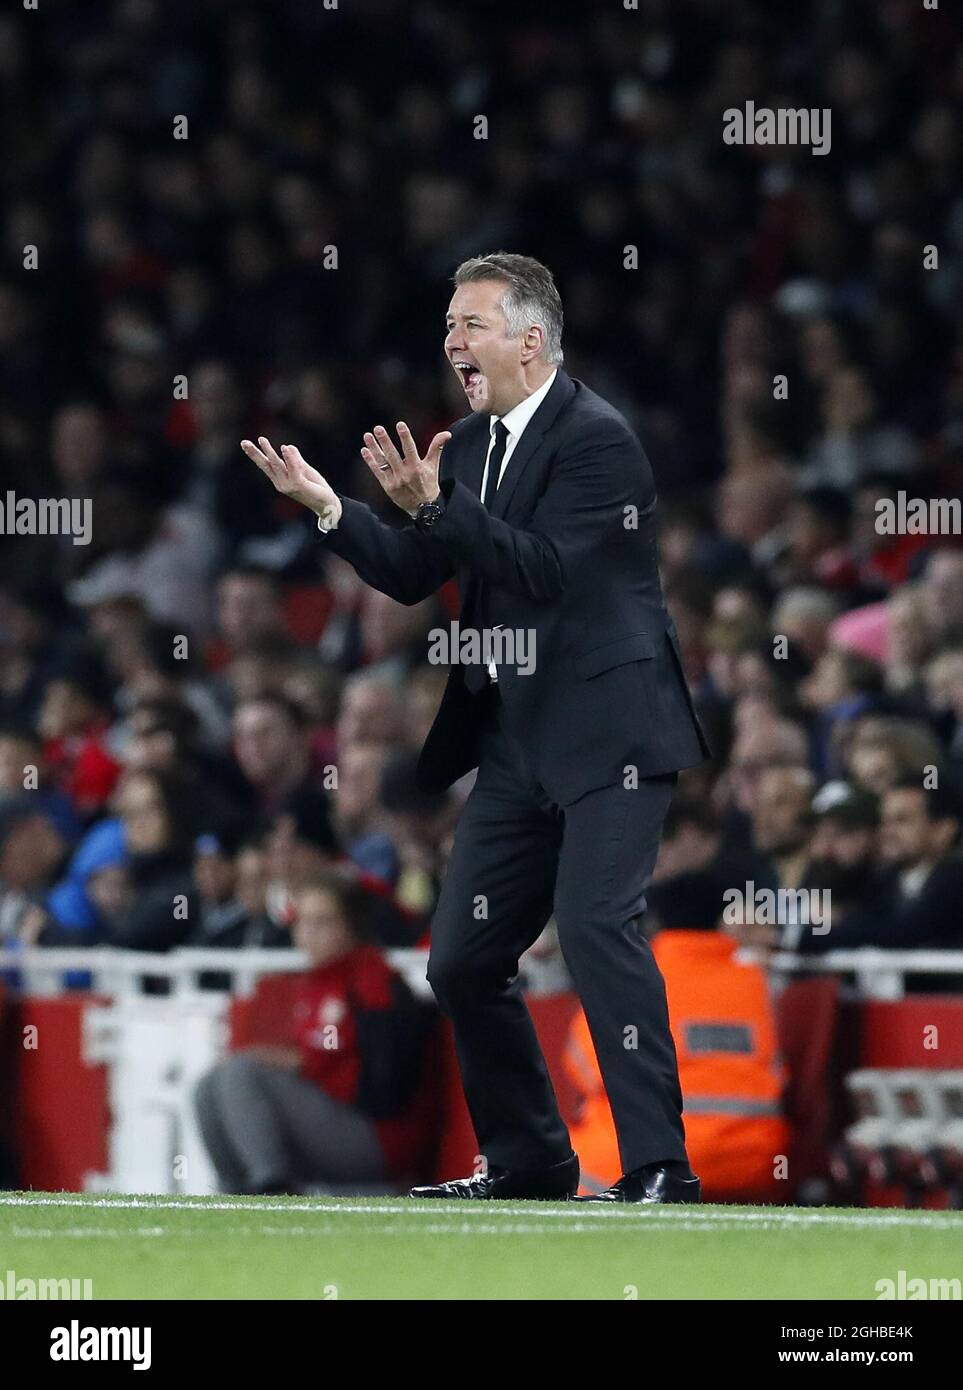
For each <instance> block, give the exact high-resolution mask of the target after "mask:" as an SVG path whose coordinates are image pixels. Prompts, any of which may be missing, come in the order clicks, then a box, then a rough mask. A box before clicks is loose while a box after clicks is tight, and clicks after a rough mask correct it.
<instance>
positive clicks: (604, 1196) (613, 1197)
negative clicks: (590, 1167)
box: [574, 1163, 702, 1206]
mask: <svg viewBox="0 0 963 1390" xmlns="http://www.w3.org/2000/svg"><path fill="white" fill-rule="evenodd" d="M701 1191H702V1186H701V1184H700V1182H699V1179H698V1178H695V1177H693V1178H680V1177H677V1176H676V1174H675V1173H670V1172H669V1170H668V1168H666V1167H665V1165H664V1164H662V1163H648V1164H646V1166H645V1167H644V1168H635V1169H634V1170H633V1171H632V1172H631V1173H626V1174H625V1176H624V1177H622V1178H619V1180H618V1182H617V1183H614V1184H613V1186H612V1187H609V1188H606V1190H605V1191H604V1192H593V1193H591V1194H590V1195H589V1196H588V1197H576V1198H575V1199H574V1200H575V1201H576V1202H639V1203H642V1204H645V1205H649V1206H651V1205H653V1204H655V1203H661V1202H665V1203H668V1202H698V1201H700V1200H701V1196H700V1194H701Z"/></svg>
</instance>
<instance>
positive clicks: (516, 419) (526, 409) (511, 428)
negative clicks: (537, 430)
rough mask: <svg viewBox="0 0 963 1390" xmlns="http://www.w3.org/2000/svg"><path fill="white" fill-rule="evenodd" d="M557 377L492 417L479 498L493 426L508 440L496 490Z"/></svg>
mask: <svg viewBox="0 0 963 1390" xmlns="http://www.w3.org/2000/svg"><path fill="white" fill-rule="evenodd" d="M557 376H558V368H557V367H556V368H555V370H554V372H552V375H551V376H550V377H549V378H548V380H547V381H543V382H542V384H541V386H540V387H539V388H538V390H537V391H533V392H532V394H531V395H530V396H526V397H525V399H524V400H523V401H519V402H518V405H513V406H512V408H511V410H509V411H508V412H507V414H505V415H493V416H492V418H491V433H490V436H489V440H488V453H487V454H486V455H485V471H484V473H483V474H482V480H481V492H480V493H479V496H480V497H482V498H484V496H485V488H486V487H487V486H488V460H489V459H490V458H491V456H492V449H493V448H494V447H495V426H496V425H497V424H498V421H499V420H501V422H502V424H503V425H504V426H505V428H506V430H508V438H507V439H506V440H505V452H504V454H503V455H502V466H501V468H500V469H499V470H498V482H497V483H496V484H495V487H496V489H497V488H499V487H500V486H501V482H502V479H503V478H504V476H505V469H506V468H507V467H508V460H509V459H510V458H511V456H512V454H513V453H514V451H515V448H516V446H517V444H518V441H519V440H520V439H521V437H522V435H523V434H524V432H525V426H526V425H527V424H528V422H529V420H531V418H532V416H533V415H534V414H535V412H536V410H537V409H538V407H539V406H540V405H541V403H542V401H543V400H544V399H545V397H546V396H547V395H548V393H549V391H550V390H551V389H552V382H553V381H554V380H555V378H556V377H557ZM499 626H501V624H499ZM488 677H489V680H491V681H493V682H495V683H497V681H498V672H497V670H496V669H495V663H494V661H490V662H489V663H488Z"/></svg>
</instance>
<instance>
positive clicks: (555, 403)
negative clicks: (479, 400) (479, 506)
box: [479, 369, 575, 517]
mask: <svg viewBox="0 0 963 1390" xmlns="http://www.w3.org/2000/svg"><path fill="white" fill-rule="evenodd" d="M574 394H575V387H574V386H573V385H572V379H571V377H569V376H566V374H565V372H563V371H562V370H561V369H559V373H558V376H557V377H556V378H555V380H554V381H553V382H552V386H551V390H550V391H549V393H548V395H547V396H546V397H545V399H544V400H543V401H542V403H541V405H540V406H539V407H538V409H537V410H536V412H535V414H534V415H533V416H532V418H531V419H530V420H529V422H528V424H527V425H526V426H525V429H524V431H523V433H522V437H521V439H520V440H519V441H518V443H517V444H516V445H515V448H514V450H513V451H512V456H511V458H510V459H509V460H508V465H507V467H506V469H505V476H504V477H503V478H502V480H501V482H500V483H499V485H498V491H497V492H496V493H495V500H494V502H493V503H492V508H491V511H492V516H499V517H504V516H505V514H506V512H507V511H508V507H509V503H510V502H511V500H512V497H513V495H514V493H515V489H516V488H517V487H518V483H519V480H520V478H521V476H522V474H523V473H524V471H525V469H526V467H527V466H528V464H529V463H531V461H532V459H533V458H534V457H535V455H536V454H537V453H538V450H539V447H540V446H541V443H542V440H543V438H544V436H545V434H546V433H547V431H548V430H549V428H550V427H551V426H552V425H554V423H555V420H556V418H557V417H558V414H559V412H560V411H561V409H562V407H563V406H564V405H567V404H568V402H569V401H570V400H571V398H572V396H573V395H574ZM490 418H491V417H489V419H490ZM482 463H483V465H484V459H483V460H482ZM480 486H481V478H480V477H479V487H480Z"/></svg>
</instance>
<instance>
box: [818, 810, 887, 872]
mask: <svg viewBox="0 0 963 1390" xmlns="http://www.w3.org/2000/svg"><path fill="white" fill-rule="evenodd" d="M809 852H810V855H811V856H812V858H813V860H818V861H820V862H822V861H825V862H826V863H827V864H834V865H837V866H838V867H839V868H842V869H854V870H862V869H865V868H867V867H868V866H869V865H871V864H872V862H873V858H874V856H875V853H876V830H875V829H874V828H873V826H871V825H851V824H850V823H849V822H848V821H846V820H845V819H842V818H840V817H839V816H830V815H826V816H821V817H820V819H819V821H818V822H817V824H816V828H815V830H814V831H813V835H812V840H811V841H810V845H809Z"/></svg>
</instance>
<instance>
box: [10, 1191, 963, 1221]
mask: <svg viewBox="0 0 963 1390" xmlns="http://www.w3.org/2000/svg"><path fill="white" fill-rule="evenodd" d="M5 1206H9V1207H19V1208H21V1209H23V1208H26V1207H78V1208H81V1209H83V1210H94V1209H97V1210H101V1211H103V1210H117V1211H144V1210H148V1211H155V1212H158V1213H160V1212H166V1211H232V1212H237V1213H239V1214H243V1213H251V1214H254V1213H258V1212H270V1213H272V1214H273V1215H275V1216H280V1215H282V1214H286V1213H289V1212H290V1213H295V1212H298V1213H309V1214H311V1215H318V1216H320V1215H329V1216H341V1215H346V1214H350V1215H362V1216H388V1217H391V1218H393V1219H394V1220H395V1221H397V1220H399V1219H406V1218H408V1217H414V1218H415V1219H418V1220H424V1219H427V1218H431V1219H433V1220H435V1221H438V1220H439V1218H441V1220H442V1222H443V1223H444V1224H442V1225H440V1226H439V1229H441V1230H444V1229H447V1226H448V1223H449V1222H451V1221H454V1220H458V1221H461V1222H463V1223H465V1229H466V1230H472V1229H474V1228H475V1224H478V1223H481V1222H482V1220H483V1218H486V1219H488V1220H489V1221H490V1220H491V1219H492V1217H496V1219H499V1220H500V1219H501V1218H502V1217H504V1218H505V1229H507V1228H508V1226H509V1225H510V1224H511V1223H512V1222H513V1221H517V1218H518V1216H519V1212H518V1210H517V1206H516V1204H515V1203H511V1204H509V1203H508V1202H506V1203H504V1204H498V1205H495V1204H491V1203H487V1202H486V1203H484V1204H483V1203H477V1204H472V1203H462V1202H457V1203H452V1204H451V1205H450V1206H449V1205H448V1204H447V1203H445V1202H433V1201H430V1200H428V1201H414V1200H413V1201H411V1202H410V1203H409V1202H405V1204H404V1205H403V1206H398V1205H391V1206H388V1205H377V1206H373V1205H371V1204H364V1203H353V1202H350V1201H335V1202H330V1201H325V1200H323V1199H319V1200H317V1201H314V1202H283V1203H277V1202H258V1201H252V1202H232V1201H230V1200H225V1199H224V1198H213V1199H210V1200H206V1199H204V1198H189V1197H188V1198H178V1197H167V1196H166V1195H165V1196H161V1197H160V1198H159V1199H157V1198H143V1197H125V1196H119V1197H95V1198H89V1197H85V1195H84V1194H83V1193H70V1194H66V1195H64V1196H56V1197H54V1196H43V1197H41V1196H37V1197H33V1196H30V1195H27V1194H14V1193H5V1194H2V1195H0V1207H5ZM530 1214H531V1215H532V1216H538V1217H539V1218H541V1219H542V1220H543V1221H544V1220H546V1219H547V1220H550V1221H562V1222H565V1223H567V1224H570V1225H572V1226H574V1225H575V1224H576V1223H583V1222H584V1223H590V1224H591V1225H593V1226H595V1225H597V1224H598V1223H599V1222H600V1221H606V1222H613V1223H614V1222H619V1223H621V1224H622V1225H623V1226H624V1225H625V1223H626V1222H631V1223H634V1224H637V1225H642V1224H644V1223H645V1222H650V1223H658V1224H663V1223H664V1224H666V1225H678V1226H680V1227H682V1228H687V1227H691V1228H692V1229H702V1228H703V1227H706V1226H713V1225H714V1226H721V1225H723V1224H725V1225H734V1226H737V1227H741V1226H750V1225H756V1226H764V1227H765V1228H767V1229H770V1230H772V1229H779V1228H781V1227H792V1226H800V1227H805V1226H837V1227H842V1226H851V1227H856V1228H867V1229H880V1228H885V1227H894V1226H895V1227H902V1228H904V1229H907V1230H912V1229H929V1230H947V1229H954V1230H955V1229H956V1228H958V1227H963V1212H957V1211H946V1212H937V1211H930V1212H923V1211H903V1210H894V1209H888V1210H887V1211H886V1212H883V1211H870V1210H867V1211H865V1212H861V1211H850V1212H838V1213H835V1212H832V1211H819V1210H814V1211H807V1210H801V1209H795V1210H792V1211H786V1210H783V1209H781V1208H771V1207H766V1208H760V1209H759V1210H758V1211H747V1212H727V1211H725V1210H710V1209H701V1208H699V1207H693V1206H653V1207H635V1206H620V1207H606V1206H598V1207H595V1206H582V1205H581V1204H578V1205H576V1204H574V1203H573V1204H571V1205H569V1204H567V1203H560V1204H558V1205H550V1204H546V1205H545V1207H544V1209H542V1210H538V1211H532V1212H531V1213H530ZM468 1223H472V1224H468ZM683 1223H684V1226H683ZM493 1229H494V1228H493ZM545 1229H548V1227H546V1228H545Z"/></svg>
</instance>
